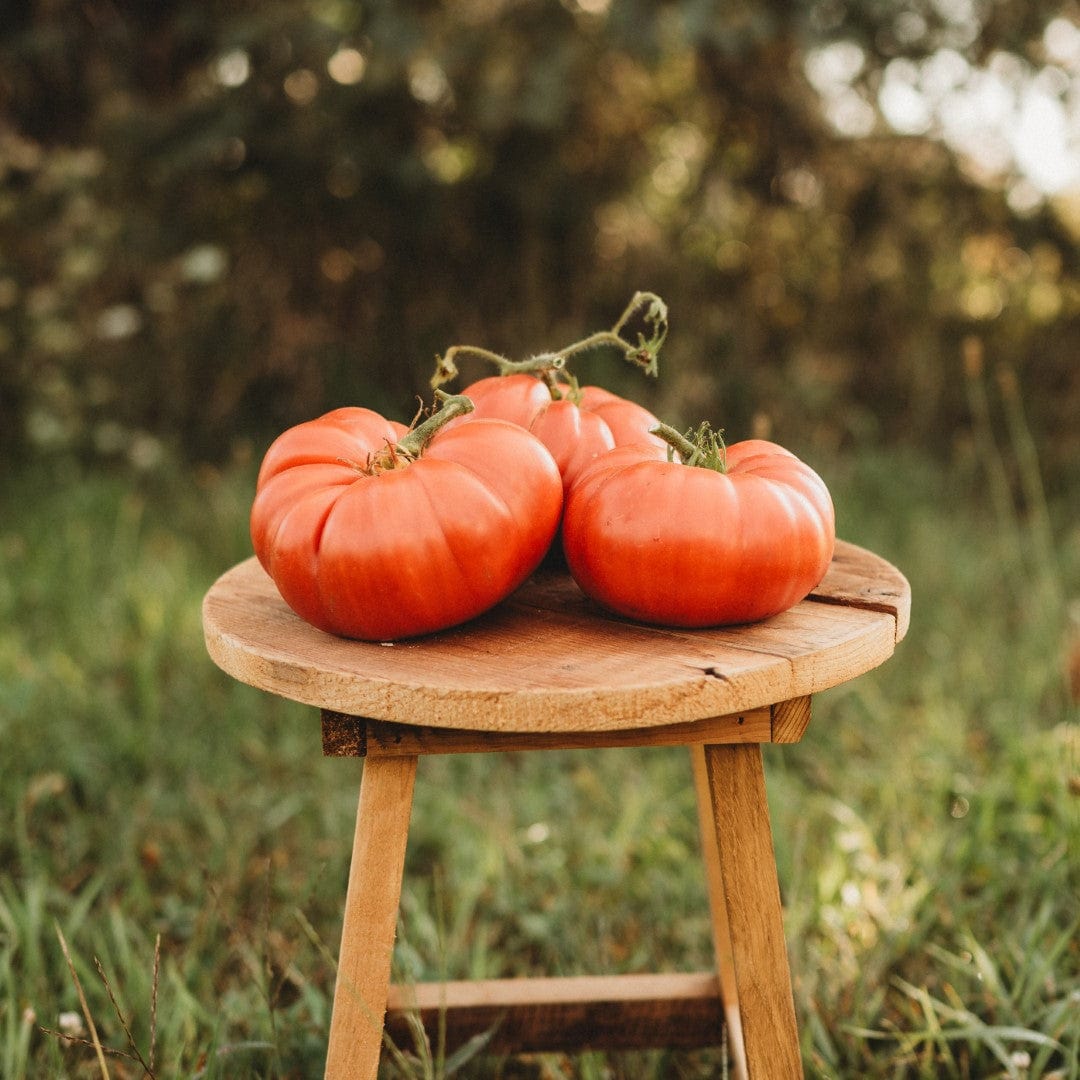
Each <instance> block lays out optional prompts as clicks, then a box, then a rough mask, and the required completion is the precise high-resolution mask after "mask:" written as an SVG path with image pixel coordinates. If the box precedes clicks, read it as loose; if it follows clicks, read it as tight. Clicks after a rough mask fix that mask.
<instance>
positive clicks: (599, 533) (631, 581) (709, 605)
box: [562, 429, 836, 627]
mask: <svg viewBox="0 0 1080 1080" xmlns="http://www.w3.org/2000/svg"><path fill="white" fill-rule="evenodd" d="M667 431H668V432H669V433H670V434H671V435H672V436H674V437H675V438H676V439H678V438H679V436H678V433H675V432H671V431H670V429H667ZM714 438H715V437H714ZM683 443H684V445H681V446H680V447H679V449H680V453H681V454H682V460H681V461H680V460H670V461H668V460H664V461H657V460H656V459H655V457H654V455H653V454H652V453H651V451H649V450H648V449H646V448H643V447H633V446H628V447H621V448H619V449H616V450H612V451H611V452H609V453H608V454H606V455H604V457H602V458H600V459H598V460H597V461H596V462H595V463H594V464H593V465H592V466H591V467H590V468H589V469H588V470H586V472H585V473H584V474H583V475H582V476H581V478H580V479H579V481H578V482H577V484H575V486H574V487H573V489H572V490H571V492H570V497H569V499H568V501H567V503H566V506H565V507H564V512H563V524H562V539H563V549H564V551H565V554H566V561H567V565H568V566H569V568H570V572H571V573H572V574H573V576H574V578H575V580H576V581H577V582H578V584H579V585H580V586H581V589H582V591H583V592H585V593H586V594H587V595H588V596H590V597H592V598H593V599H594V600H596V601H597V602H599V603H600V604H603V605H604V606H605V607H607V608H610V609H611V610H612V611H615V612H618V613H619V614H622V615H626V616H629V617H630V618H634V619H639V620H641V621H643V622H650V623H658V624H661V625H669V626H687V627H695V626H720V625H725V624H733V623H747V622H754V621H757V620H759V619H764V618H766V617H768V616H770V615H774V614H776V613H777V612H780V611H783V610H785V609H786V608H788V607H790V606H791V605H792V604H794V603H796V602H797V601H799V600H801V599H802V598H803V597H805V596H806V594H807V593H808V592H810V590H811V589H813V588H814V587H815V586H816V585H818V584H819V583H820V581H821V579H822V578H823V577H824V575H825V571H826V570H827V569H828V566H829V563H830V561H831V559H832V554H833V546H834V543H835V539H836V534H835V521H834V515H833V504H832V499H831V498H830V496H829V492H828V489H827V488H826V486H825V484H824V482H823V481H822V479H821V478H820V477H819V476H818V475H817V473H815V472H814V471H813V470H812V469H811V468H810V467H809V466H808V465H806V464H804V463H803V462H802V461H800V460H799V459H798V458H797V457H795V455H794V454H791V453H789V452H788V451H787V450H785V449H783V448H782V447H780V446H777V445H775V444H774V443H770V442H765V441H764V440H760V439H751V440H748V441H746V442H740V443H735V444H734V445H732V446H730V447H727V448H726V451H725V450H724V448H722V446H721V444H719V442H717V441H714V442H713V444H712V452H706V451H705V450H703V449H701V448H700V446H698V447H695V446H694V445H692V444H689V443H686V440H685V439H684V440H683Z"/></svg>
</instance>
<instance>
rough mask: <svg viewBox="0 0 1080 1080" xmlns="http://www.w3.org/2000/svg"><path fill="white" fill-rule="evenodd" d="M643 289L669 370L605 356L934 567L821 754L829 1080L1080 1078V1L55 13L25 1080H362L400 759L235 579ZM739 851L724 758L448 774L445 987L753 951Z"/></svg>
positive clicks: (417, 822) (18, 1079) (28, 50)
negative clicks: (365, 431)
mask: <svg viewBox="0 0 1080 1080" xmlns="http://www.w3.org/2000/svg"><path fill="white" fill-rule="evenodd" d="M636 290H649V291H652V292H654V293H658V294H659V295H660V296H662V297H663V298H664V300H666V302H667V304H668V306H669V309H670V316H671V331H670V335H669V337H668V339H667V342H666V344H665V347H664V351H663V354H662V356H661V358H660V374H659V378H658V379H656V380H650V379H647V378H646V377H645V376H643V375H642V374H641V373H640V372H639V371H637V370H634V369H631V368H630V367H629V366H628V365H627V364H625V363H624V362H623V361H622V360H620V359H619V358H617V357H615V356H614V355H612V354H610V353H605V352H600V351H597V352H595V353H590V354H588V355H587V356H583V357H581V358H579V360H578V361H576V362H575V371H576V374H577V375H578V377H579V378H580V379H581V380H582V381H583V382H598V383H600V384H602V385H605V386H607V387H608V388H609V389H612V390H615V391H617V392H620V393H623V394H626V395H627V396H630V397H634V398H636V399H637V400H639V401H641V402H643V403H644V404H646V405H647V406H649V407H650V408H651V409H652V410H653V411H654V412H655V413H657V414H658V415H660V416H662V417H663V418H664V419H666V420H668V421H669V422H671V423H674V424H676V425H678V426H680V427H688V426H690V425H696V424H697V423H698V422H700V421H701V420H704V419H708V420H710V421H711V422H712V424H713V425H714V426H719V427H723V428H724V429H725V433H726V437H727V439H728V441H735V440H738V439H742V438H745V437H747V436H749V435H752V434H756V435H767V436H771V437H772V438H774V439H775V440H777V441H778V442H780V443H782V444H784V445H786V446H789V447H790V448H791V449H793V450H795V451H796V452H798V453H800V454H801V455H802V456H803V457H804V458H805V459H806V460H808V461H809V462H810V463H811V464H812V465H813V466H814V467H815V469H817V470H818V471H819V472H820V473H821V475H822V476H823V477H824V478H825V480H826V482H827V483H828V485H829V487H830V490H831V491H832V493H833V496H834V501H835V503H836V506H837V512H838V531H839V534H840V535H841V536H842V537H843V538H844V539H846V540H850V541H852V542H855V543H857V544H862V545H865V546H867V547H870V548H872V549H873V550H875V551H877V552H878V553H880V554H881V555H882V556H884V557H885V558H887V559H888V560H889V561H891V562H893V563H895V564H896V565H897V566H898V567H899V568H900V569H901V570H902V571H903V572H904V573H905V574H906V575H907V576H908V577H909V579H910V581H911V584H912V591H913V597H914V603H913V615H912V624H911V630H910V633H909V634H908V636H907V638H906V639H905V641H904V642H903V643H902V644H901V646H900V647H899V648H898V650H897V654H896V656H895V657H893V658H892V659H891V660H890V661H889V662H888V663H887V664H885V665H883V666H882V667H881V668H879V669H877V670H875V671H873V672H870V673H868V674H867V675H865V676H863V677H861V678H860V679H857V680H855V681H853V682H852V683H849V684H847V685H845V686H843V687H839V688H835V689H834V690H830V691H828V692H826V693H824V694H821V695H818V696H817V698H816V699H815V721H814V723H813V724H811V726H810V728H809V730H808V732H807V734H806V737H805V738H804V740H803V742H802V743H801V744H800V745H799V746H794V747H787V748H782V750H781V748H769V747H767V748H766V750H765V758H766V768H767V771H768V779H769V794H770V810H771V813H772V819H773V830H774V838H775V846H776V856H777V861H778V868H779V874H780V880H781V882H782V886H783V900H784V905H785V925H786V930H787V939H788V946H789V953H790V956H791V964H792V971H793V976H794V987H795V999H796V1008H797V1011H798V1015H799V1022H800V1032H801V1035H802V1040H803V1052H804V1061H805V1063H806V1069H807V1073H808V1075H810V1076H813V1077H821V1078H823V1080H824V1078H829V1080H835V1078H839V1077H853V1078H854V1077H858V1078H859V1080H868V1078H870V1080H873V1078H878V1077H880V1078H881V1080H885V1078H888V1080H898V1078H908V1077H911V1078H918V1080H924V1078H925V1080H941V1078H955V1080H970V1078H971V1077H984V1078H998V1077H1001V1078H1006V1077H1007V1078H1008V1080H1033V1078H1035V1077H1044V1078H1046V1080H1080V1013H1078V1008H1080V944H1078V943H1080V924H1078V922H1077V907H1076V897H1077V896H1078V895H1080V860H1078V859H1077V857H1076V853H1077V852H1078V851H1080V798H1078V796H1080V737H1078V735H1080V724H1078V723H1077V719H1078V711H1077V710H1078V707H1080V603H1078V601H1080V514H1078V513H1077V509H1078V507H1080V467H1078V463H1080V423H1078V420H1080V5H1078V4H1077V3H1076V2H1075V0H1052V2H1051V0H914V2H905V3H900V2H893V0H806V2H801V3H797V2H784V0H732V2H724V3H719V2H712V0H666V2H659V0H657V2H651V0H453V2H450V0H447V2H443V3H440V2H438V0H422V2H420V0H417V2H409V3H406V2H398V3H394V2H390V0H258V2H256V0H227V2H226V0H155V2H153V3H150V2H146V3H144V2H138V0H0V462H2V464H0V759H2V765H0V1076H3V1077H4V1080H24V1078H26V1080H42V1078H47V1077H48V1078H51V1077H69V1076H70V1077H77V1076H88V1075H94V1076H98V1075H102V1074H103V1068H102V1067H99V1066H100V1065H101V1062H100V1061H99V1060H97V1059H96V1055H95V1050H94V1048H93V1047H92V1046H91V1045H89V1043H88V1040H90V1038H91V1029H90V1025H89V1019H90V1017H93V1018H94V1019H95V1021H96V1025H97V1027H96V1030H97V1032H98V1033H99V1034H100V1037H101V1040H102V1041H103V1042H104V1043H105V1045H106V1046H108V1047H110V1048H111V1049H113V1050H115V1051H116V1053H115V1054H111V1055H110V1056H109V1058H108V1062H107V1067H108V1070H109V1071H111V1075H112V1076H113V1077H115V1078H118V1080H121V1078H125V1077H140V1078H145V1077H151V1078H152V1077H153V1076H155V1075H160V1076H190V1077H193V1078H194V1077H228V1078H229V1080H237V1078H241V1080H243V1078H245V1077H252V1078H254V1077H260V1078H262V1077H289V1078H298V1080H303V1078H306V1077H310V1076H317V1075H320V1073H321V1069H322V1062H323V1057H324V1054H325V1039H326V1031H327V1025H328V1017H329V1009H330V1001H331V996H332V992H333V985H334V977H335V973H334V957H335V956H336V950H337V941H338V936H339V933H340V918H341V908H342V898H343V895H344V882H345V877H346V873H347V866H348V858H349V839H350V837H351V835H352V823H353V818H354V814H355V808H356V789H357V773H358V770H357V769H356V768H355V767H354V766H353V765H350V763H349V762H342V761H336V762H335V761H332V760H331V761H324V760H322V758H321V757H320V754H319V735H318V720H317V716H316V715H315V714H314V712H313V711H312V710H310V709H305V708H302V707H300V706H297V705H295V704H293V703H291V702H288V701H285V700H283V699H280V698H274V697H271V696H270V695H265V694H261V693H259V692H257V691H254V690H252V689H250V688H248V687H245V686H241V685H239V684H238V683H235V682H234V681H233V680H231V679H229V678H227V677H226V676H225V675H224V674H223V673H221V672H220V671H218V670H217V669H216V668H215V667H214V666H213V664H212V663H211V661H210V660H209V658H208V656H207V654H206V650H205V647H204V644H203V638H202V628H201V623H200V603H201V600H202V597H203V595H204V594H205V592H206V590H207V588H209V586H210V585H211V583H212V582H213V581H214V579H215V578H216V577H217V576H218V575H219V574H221V573H222V572H223V571H224V570H225V569H227V568H228V567H229V566H231V565H232V564H234V563H235V562H237V561H239V560H240V559H244V558H247V557H249V556H250V554H251V545H250V540H249V537H248V529H247V515H248V511H249V509H250V505H251V499H252V495H253V490H254V478H255V470H256V468H257V466H258V463H259V460H260V459H261V456H262V452H263V450H264V448H265V447H266V446H267V445H268V444H269V442H270V441H271V440H272V439H273V438H274V437H275V436H276V435H277V434H278V433H279V432H280V431H281V430H283V429H284V428H285V427H287V426H290V425H292V424H295V423H298V422H300V421H302V420H306V419H309V418H311V417H313V416H315V415H317V414H319V413H320V412H322V411H324V410H327V409H330V408H334V407H338V406H341V405H349V404H359V405H368V406H371V407H374V408H376V409H378V410H380V411H382V412H384V413H386V414H387V415H389V416H391V417H393V418H395V419H398V420H404V421H408V420H409V419H410V418H412V416H413V415H414V414H415V413H416V411H417V408H418V399H419V398H425V399H427V400H430V390H429V389H428V380H429V377H430V375H431V373H432V370H433V366H434V360H435V357H436V354H438V353H442V352H444V351H445V350H446V349H447V348H448V347H450V346H452V345H454V344H471V345H476V346H482V347H485V348H487V349H492V350H495V351H498V352H500V353H503V354H506V355H509V356H511V357H514V358H524V357H526V356H528V355H530V354H532V353H536V352H541V351H545V350H549V349H556V348H559V347H561V346H564V345H566V344H568V343H569V342H571V341H574V340H577V339H580V338H582V337H583V336H584V335H586V334H588V333H590V332H592V331H595V330H600V329H603V328H606V327H609V326H611V325H612V324H613V323H614V321H615V320H616V319H617V318H618V316H619V315H620V314H621V313H622V311H623V309H624V307H625V306H626V304H627V302H628V300H629V299H630V297H631V295H632V294H633V293H634V292H635V291H636ZM480 374H486V372H484V371H483V370H482V369H481V368H480V367H479V366H478V364H477V363H476V362H475V361H470V363H469V364H468V365H464V364H463V372H462V375H463V378H462V380H461V381H460V382H459V383H458V384H457V385H459V386H463V385H465V380H466V379H471V378H473V377H475V376H477V375H480ZM481 759H483V760H481ZM699 866H700V858H699V853H698V838H697V834H696V817H695V809H694V795H693V788H692V784H691V783H690V774H689V770H688V767H687V762H686V760H685V754H683V753H681V752H676V751H674V750H673V751H671V753H666V752H664V751H655V752H651V753H649V754H644V753H639V752H636V751H630V750H628V751H611V752H609V753H608V754H601V753H595V752H594V753H590V752H577V753H570V752H564V753H561V754H554V753H552V754H542V755H530V754H522V755H515V756H512V757H510V759H509V760H505V759H504V758H503V757H501V756H500V755H475V756H468V757H465V758H460V759H459V758H439V759H436V760H431V761H425V762H424V766H423V768H422V770H421V782H420V783H419V784H418V786H417V796H416V807H415V811H414V815H413V824H412V831H411V833H410V846H409V854H408V857H407V866H406V890H405V894H404V896H403V919H402V930H401V933H400V934H399V944H398V949H397V952H396V954H395V961H396V965H397V977H398V978H400V979H402V980H403V981H405V982H408V981H410V980H416V979H431V978H434V977H443V976H447V975H448V976H449V977H456V978H479V977H498V976H504V975H519V974H539V973H545V974H551V973H562V974H566V973H588V972H592V973H595V972H597V971H605V970H612V969H615V970H626V971H642V970H672V969H683V970H694V969H700V968H703V967H708V966H709V965H710V964H711V962H712V959H711V950H712V946H711V940H710V930H709V922H708V905H707V900H706V897H705V894H704V886H703V882H702V880H701V875H700V871H699ZM76 974H77V975H78V977H79V978H80V980H81V986H82V988H83V990H84V991H85V1000H86V1004H85V1005H84V1004H83V1003H82V1002H81V1001H80V998H79V996H78V994H77V992H76V985H75V981H74V978H73V976H75V975H76ZM80 1040H81V1041H80ZM155 1050H156V1054H157V1056H156V1058H155ZM405 1051H406V1054H405V1056H402V1057H399V1058H398V1059H397V1064H396V1065H395V1064H394V1062H387V1064H386V1066H385V1068H384V1073H385V1075H386V1076H387V1077H390V1076H400V1077H408V1078H410V1080H411V1078H413V1077H420V1076H423V1077H426V1078H431V1077H438V1078H439V1080H442V1077H444V1076H446V1075H449V1073H448V1072H447V1071H446V1070H444V1069H441V1068H440V1067H437V1066H438V1062H436V1063H435V1065H434V1066H433V1065H432V1062H431V1055H430V1052H428V1054H427V1058H426V1059H425V1058H424V1053H423V1051H424V1048H423V1047H422V1046H418V1047H414V1048H405ZM443 1064H445V1062H444V1063H443ZM724 1067H725V1065H724V1055H723V1051H722V1050H716V1051H709V1052H703V1053H701V1054H698V1053H683V1054H675V1053H666V1052H662V1051H661V1052H657V1053H652V1054H640V1055H622V1056H620V1055H612V1056H600V1055H591V1056H590V1055H585V1056H584V1057H582V1058H574V1059H571V1058H568V1057H566V1056H565V1055H544V1056H539V1057H535V1056H534V1057H533V1058H529V1059H515V1060H513V1061H498V1060H497V1061H492V1060H487V1061H485V1062H484V1063H483V1064H481V1062H480V1061H479V1060H474V1061H470V1062H468V1063H467V1064H463V1065H462V1068H461V1069H459V1071H458V1072H457V1074H456V1075H458V1076H468V1077H470V1078H478V1077H484V1078H491V1080H570V1078H573V1077H581V1078H582V1080H673V1078H679V1080H688V1078H695V1080H713V1078H715V1077H717V1076H721V1075H725V1073H724V1072H723V1069H724Z"/></svg>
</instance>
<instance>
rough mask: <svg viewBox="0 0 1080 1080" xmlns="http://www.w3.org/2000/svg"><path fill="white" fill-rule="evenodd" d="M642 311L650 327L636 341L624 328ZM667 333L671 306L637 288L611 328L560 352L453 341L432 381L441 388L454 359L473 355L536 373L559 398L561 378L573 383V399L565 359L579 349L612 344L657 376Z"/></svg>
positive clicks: (508, 370)
mask: <svg viewBox="0 0 1080 1080" xmlns="http://www.w3.org/2000/svg"><path fill="white" fill-rule="evenodd" d="M638 312H642V318H643V319H644V321H645V324H646V326H647V328H648V330H649V335H648V337H646V335H645V334H643V333H640V332H639V333H638V335H637V340H636V341H630V340H629V339H628V338H627V337H626V336H625V330H626V327H627V325H628V323H629V322H630V320H631V319H632V318H633V317H634V316H635V315H636V314H638ZM667 334H668V309H667V304H665V303H664V301H663V300H661V299H660V297H659V296H657V295H656V294H655V293H651V292H636V293H634V295H633V296H632V297H631V299H630V303H629V304H627V305H626V309H625V310H624V311H623V313H622V314H621V315H620V316H619V318H618V320H617V321H616V323H615V325H614V326H613V327H612V328H611V329H610V330H600V331H598V332H597V333H595V334H590V335H589V336H588V337H585V338H582V339H581V341H575V342H573V344H571V345H567V346H565V347H564V348H562V349H559V350H558V351H557V352H547V353H541V354H540V355H539V356H534V357H531V358H530V359H528V360H509V359H507V358H506V357H505V356H500V355H499V354H498V353H496V352H492V351H491V350H490V349H482V348H480V347H479V346H476V345H453V346H451V347H450V348H449V349H447V350H446V352H445V353H443V354H442V355H441V356H436V357H435V374H434V375H433V376H432V378H431V385H432V387H434V388H436V389H437V388H438V387H440V386H442V385H443V383H446V382H449V381H450V380H451V379H454V378H456V377H457V375H458V367H457V363H456V362H455V361H456V359H457V357H458V356H474V357H477V358H478V359H481V360H486V361H487V362H488V363H491V364H494V365H495V366H496V367H497V368H498V369H499V374H500V375H521V374H527V375H535V376H536V377H537V378H539V379H543V381H544V382H545V383H546V384H547V387H548V389H549V390H550V391H551V396H552V397H553V398H554V399H555V400H556V401H557V400H559V399H560V398H561V397H563V396H564V394H563V390H562V387H561V385H560V383H559V381H558V380H559V378H563V379H565V380H566V381H567V382H569V383H570V391H569V395H568V396H570V397H571V399H572V398H573V396H574V395H575V393H577V384H576V382H575V381H574V380H573V379H572V377H570V376H569V375H567V374H566V371H565V369H566V362H567V361H568V360H569V359H570V358H571V357H572V356H577V355H578V354H580V353H583V352H588V351H590V350H592V349H598V348H601V347H602V346H605V345H606V346H611V347H614V348H617V349H621V350H622V352H623V357H624V358H625V359H626V360H627V362H628V363H631V364H634V365H635V366H637V367H639V368H641V370H642V371H644V372H645V374H646V375H650V376H652V377H654V378H655V376H656V375H657V374H658V373H659V361H660V349H661V348H662V347H663V344H664V341H665V340H666V338H667Z"/></svg>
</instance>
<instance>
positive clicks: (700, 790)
mask: <svg viewBox="0 0 1080 1080" xmlns="http://www.w3.org/2000/svg"><path fill="white" fill-rule="evenodd" d="M690 762H691V764H692V765H693V768H694V787H695V788H696V789H697V806H698V824H699V826H700V831H701V854H702V858H703V859H704V862H705V881H706V884H707V885H708V888H709V911H710V913H711V916H712V930H713V946H714V950H713V951H714V953H715V955H716V973H717V975H718V977H719V980H720V996H721V998H722V999H723V1003H724V1023H725V1024H726V1025H727V1032H728V1049H729V1050H730V1053H731V1059H732V1075H733V1076H734V1080H747V1078H746V1050H745V1048H744V1047H743V1037H742V1021H741V1020H740V1018H739V992H738V987H737V985H736V980H735V956H734V954H733V952H732V949H731V928H730V927H729V926H728V914H727V901H726V900H725V899H724V878H723V875H722V873H721V871H720V849H719V846H718V845H717V842H716V822H715V820H714V819H713V808H712V791H711V789H710V788H709V773H708V767H707V766H706V764H705V747H704V746H703V745H700V744H698V745H695V746H691V747H690Z"/></svg>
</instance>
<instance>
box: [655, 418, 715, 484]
mask: <svg viewBox="0 0 1080 1080" xmlns="http://www.w3.org/2000/svg"><path fill="white" fill-rule="evenodd" d="M650 434H652V435H658V436H659V437H660V438H661V439H663V440H664V442H666V443H667V444H668V446H670V447H671V450H670V451H668V456H669V460H671V457H672V453H673V452H674V453H677V454H678V455H679V457H680V458H681V459H682V463H683V464H684V465H690V466H693V467H695V468H700V469H712V470H713V471H714V472H720V473H723V472H727V447H726V446H725V445H724V433H723V429H721V430H720V431H713V429H712V427H711V426H710V424H709V422H708V421H707V420H706V421H704V422H703V423H702V424H700V425H699V427H698V429H697V430H696V431H695V430H694V429H693V428H691V429H690V430H689V431H687V433H686V434H685V435H683V434H682V433H681V432H679V431H676V430H675V428H673V427H671V425H670V424H658V425H657V426H656V427H654V428H652V429H651V431H650Z"/></svg>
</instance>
